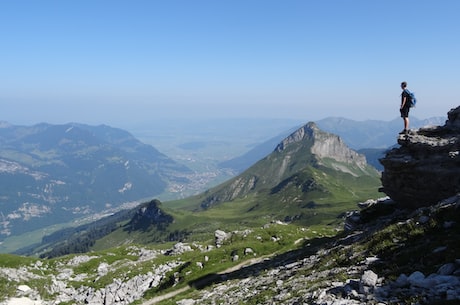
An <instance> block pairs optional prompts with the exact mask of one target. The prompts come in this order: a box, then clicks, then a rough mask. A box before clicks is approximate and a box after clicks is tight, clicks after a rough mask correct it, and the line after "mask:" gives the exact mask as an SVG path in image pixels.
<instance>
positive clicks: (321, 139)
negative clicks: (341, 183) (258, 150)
mask: <svg viewBox="0 0 460 305" xmlns="http://www.w3.org/2000/svg"><path fill="white" fill-rule="evenodd" d="M301 142H308V143H309V146H310V145H311V146H310V149H309V150H310V152H311V153H312V154H313V155H315V156H316V157H317V159H318V161H320V160H321V159H324V158H329V159H333V160H335V161H337V162H343V163H347V164H351V163H354V164H356V165H357V166H358V167H359V168H360V169H363V170H364V169H365V167H366V166H367V162H366V157H365V156H364V155H361V154H358V153H357V152H355V151H354V150H352V149H350V148H349V147H348V146H347V145H346V144H345V143H344V142H343V140H342V139H341V138H340V137H339V136H337V135H335V134H331V133H328V132H325V131H322V130H320V129H319V128H318V126H317V125H316V123H314V122H309V123H307V124H305V125H304V126H302V127H300V128H299V129H297V130H296V131H295V132H293V133H292V134H291V135H289V136H288V137H287V138H285V139H284V140H283V141H282V142H281V143H280V144H278V146H277V147H276V149H275V151H276V152H282V151H285V150H286V149H288V148H289V147H290V146H292V145H293V144H295V143H301ZM320 163H321V162H320ZM336 169H339V170H340V168H336Z"/></svg>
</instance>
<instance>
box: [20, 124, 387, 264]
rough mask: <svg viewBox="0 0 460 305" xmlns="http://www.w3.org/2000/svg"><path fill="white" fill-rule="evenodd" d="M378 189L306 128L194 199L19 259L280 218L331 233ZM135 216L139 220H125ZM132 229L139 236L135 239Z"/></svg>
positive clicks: (362, 167)
mask: <svg viewBox="0 0 460 305" xmlns="http://www.w3.org/2000/svg"><path fill="white" fill-rule="evenodd" d="M379 186H380V181H379V173H378V171H377V170H376V169H374V168H373V167H372V166H369V165H368V164H367V162H366V159H365V157H364V156H363V155H360V154H358V153H357V152H355V151H353V150H351V149H350V148H348V147H347V146H346V145H345V143H344V142H343V141H342V140H341V139H340V137H338V136H336V135H333V134H330V133H327V132H324V131H321V130H320V129H319V128H318V127H317V125H316V124H315V123H313V122H310V123H308V124H306V125H304V126H302V127H300V128H299V129H297V130H296V131H294V132H293V133H291V134H290V135H289V136H288V137H286V138H285V139H284V140H283V141H281V142H280V143H278V145H277V146H276V147H275V149H274V150H273V151H272V152H271V153H270V154H268V156H266V157H265V158H263V159H261V160H260V161H259V162H257V163H256V164H254V165H253V166H251V167H250V168H248V169H247V170H245V171H244V172H243V173H241V174H240V175H238V176H236V177H234V178H232V179H230V180H228V181H226V182H224V183H222V184H220V185H218V186H216V187H213V188H211V189H209V190H207V191H205V192H203V193H201V194H199V195H196V196H191V197H189V198H186V199H182V200H178V201H171V202H166V203H164V204H161V203H159V202H157V203H153V202H152V204H149V205H147V206H143V207H142V208H140V210H141V211H140V212H139V208H135V210H136V212H119V213H117V214H114V215H112V216H110V217H111V218H112V219H113V221H112V223H108V220H101V221H100V222H99V223H98V224H92V225H83V226H80V227H77V228H76V229H75V230H73V231H72V230H71V229H65V230H63V231H58V232H56V233H54V234H53V235H52V236H46V237H45V238H44V239H43V241H42V243H40V244H38V245H35V246H34V247H33V248H31V247H29V248H27V249H23V250H21V252H20V253H27V254H32V253H35V254H36V253H42V255H45V256H50V257H53V256H56V255H62V254H68V253H71V252H72V251H73V250H71V249H78V251H77V252H81V251H88V250H90V249H91V247H92V246H93V245H95V244H96V243H99V247H101V245H102V244H103V243H104V242H101V241H99V242H98V240H110V241H111V242H110V243H109V244H107V246H108V247H111V246H114V245H121V244H124V243H126V242H127V241H130V242H133V241H135V242H139V243H145V242H150V243H151V242H156V243H158V242H165V241H171V240H176V241H179V240H180V241H184V240H187V236H193V237H194V238H196V237H197V235H203V236H208V238H209V234H210V232H214V230H216V229H219V228H221V227H222V226H228V225H229V224H230V223H231V225H230V226H231V227H235V226H236V227H238V226H240V225H241V224H243V223H244V225H245V226H248V225H249V224H250V226H257V225H262V224H263V223H264V222H266V221H275V220H280V219H281V220H282V221H287V222H293V223H298V224H302V225H310V226H311V225H318V224H323V223H328V224H329V225H331V226H332V227H334V226H336V225H337V224H338V223H340V217H339V215H340V214H342V213H344V212H345V211H346V210H347V209H349V208H350V207H352V206H354V205H355V204H356V203H357V202H359V201H362V200H365V199H367V198H369V197H373V196H374V197H375V196H377V194H378V192H377V190H378V187H379ZM160 207H161V208H160ZM134 214H136V215H138V217H137V218H136V219H131V217H132V215H134ZM160 215H167V216H162V217H160ZM163 218H164V219H165V223H164V224H163V220H162V219H163ZM133 224H134V225H133ZM148 224H150V225H148ZM160 224H161V229H159V227H158V226H159V225H160ZM133 227H134V228H138V227H142V228H143V229H142V230H141V232H139V230H134V231H135V232H133V229H132V228H133ZM155 228H156V229H155ZM100 232H103V233H102V234H101V233H100ZM106 235H108V236H106ZM114 236H116V238H115V237H114ZM203 238H204V237H203ZM82 241H85V242H82ZM83 244H84V245H88V246H86V247H82V245H83ZM50 249H52V250H51V251H50ZM47 251H48V252H47Z"/></svg>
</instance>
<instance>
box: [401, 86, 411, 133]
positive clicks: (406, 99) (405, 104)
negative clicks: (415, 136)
mask: <svg viewBox="0 0 460 305" xmlns="http://www.w3.org/2000/svg"><path fill="white" fill-rule="evenodd" d="M406 88H407V83H406V82H402V83H401V89H402V90H403V92H402V93H401V107H400V108H399V112H401V117H402V119H403V120H404V130H403V131H401V132H400V134H407V133H408V132H409V110H410V107H411V103H410V98H411V97H410V94H409V91H407V90H406Z"/></svg>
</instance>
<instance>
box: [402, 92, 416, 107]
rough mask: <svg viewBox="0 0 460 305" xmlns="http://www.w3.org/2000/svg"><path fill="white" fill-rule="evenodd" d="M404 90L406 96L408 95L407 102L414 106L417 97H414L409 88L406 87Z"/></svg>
mask: <svg viewBox="0 0 460 305" xmlns="http://www.w3.org/2000/svg"><path fill="white" fill-rule="evenodd" d="M404 90H405V91H406V93H407V94H408V97H409V101H408V102H409V103H410V107H411V108H412V107H415V105H416V104H417V99H416V98H415V94H414V92H410V91H409V90H407V89H404Z"/></svg>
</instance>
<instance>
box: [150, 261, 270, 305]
mask: <svg viewBox="0 0 460 305" xmlns="http://www.w3.org/2000/svg"><path fill="white" fill-rule="evenodd" d="M267 258H268V256H263V257H258V258H252V259H249V260H246V261H244V262H241V263H239V264H237V265H235V266H232V267H230V268H228V269H225V270H224V271H221V272H219V273H217V274H218V275H223V274H226V273H230V272H234V271H237V270H240V269H242V268H244V267H248V266H252V265H254V264H258V263H260V262H262V261H263V260H265V259H267ZM213 276H215V274H214V275H210V276H209V277H210V278H211V277H213ZM191 288H192V287H190V286H185V287H182V288H180V289H177V290H174V291H171V292H169V293H166V294H163V295H159V296H156V297H154V298H152V299H150V300H147V301H145V302H144V303H142V305H154V304H157V303H158V302H161V301H164V300H167V299H169V298H172V297H175V296H176V295H178V294H180V293H182V292H185V291H187V290H189V289H191Z"/></svg>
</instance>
